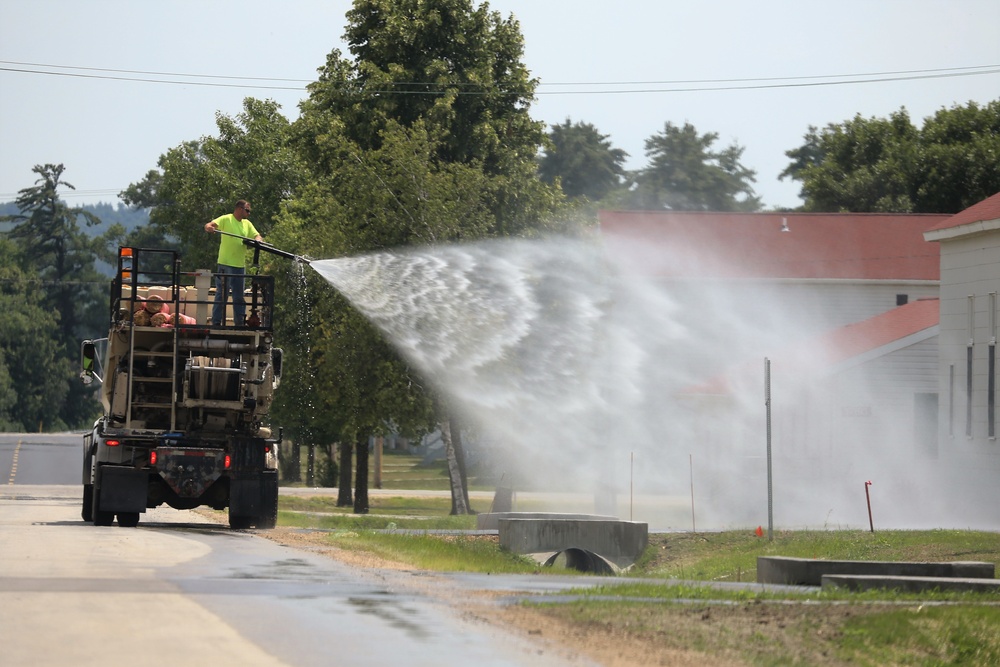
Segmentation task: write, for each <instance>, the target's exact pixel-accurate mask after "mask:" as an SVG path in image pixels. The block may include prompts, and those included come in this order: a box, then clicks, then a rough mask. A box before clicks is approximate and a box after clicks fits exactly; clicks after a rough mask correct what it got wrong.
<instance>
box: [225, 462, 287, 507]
mask: <svg viewBox="0 0 1000 667" xmlns="http://www.w3.org/2000/svg"><path fill="white" fill-rule="evenodd" d="M277 493H278V474H277V472H276V471H273V470H268V471H265V472H263V473H261V475H260V477H255V478H251V479H232V480H230V481H229V511H230V513H231V514H236V515H239V516H264V515H265V513H266V512H267V511H268V509H270V504H271V503H272V502H273V500H271V499H272V498H274V497H275V496H276V495H277Z"/></svg>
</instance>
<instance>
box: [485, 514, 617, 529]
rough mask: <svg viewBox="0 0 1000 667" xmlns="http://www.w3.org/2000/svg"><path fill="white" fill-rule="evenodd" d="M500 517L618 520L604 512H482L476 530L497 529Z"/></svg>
mask: <svg viewBox="0 0 1000 667" xmlns="http://www.w3.org/2000/svg"><path fill="white" fill-rule="evenodd" d="M500 519H545V520H548V521H564V520H571V521H618V517H616V516H608V515H605V514H574V513H569V512H502V511H501V512H483V513H482V514H477V515H476V530H499V529H500V523H499V522H500Z"/></svg>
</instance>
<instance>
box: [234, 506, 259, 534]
mask: <svg viewBox="0 0 1000 667" xmlns="http://www.w3.org/2000/svg"><path fill="white" fill-rule="evenodd" d="M252 525H253V517H252V516H246V515H244V514H233V511H232V508H230V509H229V527H230V528H232V529H233V530H246V529H247V528H249V527H250V526H252Z"/></svg>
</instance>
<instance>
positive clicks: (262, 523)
mask: <svg viewBox="0 0 1000 667" xmlns="http://www.w3.org/2000/svg"><path fill="white" fill-rule="evenodd" d="M264 494H265V496H266V497H265V498H264V514H262V515H261V516H259V517H257V527H258V528H264V529H270V528H274V527H275V526H277V525H278V487H277V486H275V487H274V489H273V491H270V492H268V491H265V492H264Z"/></svg>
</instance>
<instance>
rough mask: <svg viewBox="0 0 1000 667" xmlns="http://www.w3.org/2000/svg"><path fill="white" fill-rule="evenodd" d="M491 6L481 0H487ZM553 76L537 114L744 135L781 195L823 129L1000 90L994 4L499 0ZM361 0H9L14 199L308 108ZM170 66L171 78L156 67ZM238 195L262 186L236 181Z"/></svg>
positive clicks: (4, 6)
mask: <svg viewBox="0 0 1000 667" xmlns="http://www.w3.org/2000/svg"><path fill="white" fill-rule="evenodd" d="M473 2H474V3H476V4H480V3H478V2H477V0H473ZM489 5H490V8H491V9H493V10H495V11H498V12H500V13H501V14H502V15H503V16H505V17H507V16H509V15H511V14H513V16H514V17H515V18H516V19H517V20H518V21H519V22H520V26H521V31H522V34H523V35H524V40H525V53H524V63H525V65H526V66H527V67H528V69H529V70H530V72H531V75H532V76H533V77H536V78H537V79H539V81H540V85H539V87H538V91H537V93H538V94H537V100H536V102H535V103H534V104H533V105H532V108H531V115H532V117H534V118H535V119H536V120H541V121H544V122H545V123H546V124H547V125H553V124H559V123H562V122H564V121H565V120H567V119H570V120H571V121H573V122H586V123H590V124H592V125H594V126H595V127H596V128H597V129H598V131H600V132H601V133H602V134H604V135H607V137H608V141H609V142H610V143H611V144H612V146H614V147H616V148H620V149H623V150H625V151H626V152H627V153H628V154H629V158H628V161H627V163H626V165H625V166H626V168H627V169H639V168H641V167H643V166H644V165H645V163H646V159H645V152H644V144H645V141H646V139H648V138H649V137H651V136H652V135H654V134H656V133H659V132H661V131H662V130H663V127H664V124H665V123H666V122H671V123H673V124H675V125H682V124H684V123H691V124H692V125H693V126H694V127H695V128H696V129H697V130H698V132H699V133H701V134H705V133H708V132H714V133H717V134H718V140H717V141H716V143H715V145H714V148H717V149H722V148H725V147H727V146H729V145H730V144H733V143H737V144H739V145H741V146H743V147H744V149H745V151H744V153H743V160H742V161H743V164H744V166H746V167H748V168H750V169H753V170H755V171H756V172H757V182H756V183H755V185H754V187H755V190H756V193H757V194H758V195H759V196H760V197H761V198H762V199H763V202H764V204H765V206H767V207H769V208H770V207H794V206H798V205H799V204H800V203H801V200H800V199H799V197H798V192H799V184H798V183H797V182H794V181H789V180H788V179H786V180H784V181H780V180H779V179H778V175H779V174H780V173H781V171H782V170H784V169H785V168H786V167H787V166H788V163H789V160H788V157H787V156H786V155H785V152H786V151H788V150H791V149H794V148H797V147H799V146H801V145H802V143H803V137H804V135H805V133H806V132H807V131H808V129H809V126H810V125H813V126H817V127H824V126H826V125H827V124H828V123H841V122H844V121H846V120H849V119H851V118H853V117H854V116H855V115H857V114H860V115H861V116H863V117H866V118H872V117H879V118H884V117H887V116H888V115H889V114H891V113H892V112H894V111H898V110H899V109H900V108H903V107H905V108H906V110H907V111H908V112H909V114H910V117H911V119H912V120H913V122H914V123H916V124H917V125H920V124H921V123H922V121H923V119H925V118H927V117H928V116H931V115H932V114H934V113H935V112H936V111H938V110H939V109H942V108H950V107H952V106H954V105H956V104H961V105H965V104H967V103H968V102H970V101H975V102H977V103H980V104H985V103H987V102H990V101H992V100H996V99H1000V39H997V28H996V26H998V25H1000V2H997V1H996V0H837V1H827V0H788V1H779V0H758V1H757V2H745V1H735V0H705V1H703V2H671V1H667V0H617V1H615V2H611V1H607V0H604V1H601V0H573V1H572V2H570V1H560V0H495V1H493V2H490V3H489ZM350 6H351V3H350V2H349V1H348V0H282V1H281V2H276V1H266V0H238V1H237V0H170V1H169V2H168V1H166V0H162V1H160V2H139V1H136V0H32V1H31V2H25V1H23V0H0V31H2V34H3V38H2V39H0V202H5V201H12V200H13V199H14V198H15V197H16V196H17V192H18V191H19V190H21V189H23V188H26V187H30V186H31V185H33V184H34V182H35V179H36V178H37V177H36V175H35V174H34V173H32V171H31V170H32V168H33V167H34V166H35V165H40V164H47V163H54V164H58V163H62V164H63V165H64V166H65V171H64V173H63V179H64V180H65V181H67V182H69V183H71V184H72V185H74V186H75V187H76V190H75V191H72V190H66V191H65V195H66V199H67V201H69V202H70V203H71V204H74V205H80V204H92V203H97V202H108V203H117V202H118V201H119V200H118V193H119V192H121V191H122V190H123V189H125V188H126V187H128V185H129V184H131V183H135V182H137V181H139V180H141V179H142V177H143V176H144V175H145V174H146V173H147V172H148V171H149V170H150V169H155V168H156V166H157V159H158V158H159V156H160V155H162V154H163V153H165V152H166V151H167V150H169V149H170V148H172V147H175V146H177V145H179V144H181V143H182V142H185V141H190V140H195V139H198V138H201V137H204V136H212V135H215V134H216V124H215V119H216V114H217V113H222V114H225V115H230V116H232V115H235V114H238V113H239V112H240V111H241V108H242V101H243V99H244V98H245V97H256V98H269V99H273V100H275V101H277V102H278V103H279V104H280V105H281V107H282V110H283V112H284V113H285V114H286V115H287V116H288V117H289V118H291V119H294V118H295V117H297V115H298V103H299V101H300V100H301V99H303V97H304V96H305V85H306V84H307V83H308V82H310V81H313V80H315V78H316V70H317V69H318V68H319V67H320V66H321V65H322V64H323V62H324V61H325V59H326V55H327V54H328V53H329V52H330V51H332V50H333V49H341V50H342V51H343V52H344V53H345V54H346V53H347V49H346V47H345V45H344V43H343V41H342V35H343V32H344V26H345V24H346V19H345V13H346V12H347V10H348V9H349V8H350ZM154 73H156V74H154ZM233 195H234V198H236V197H242V196H248V195H249V196H250V197H252V193H233Z"/></svg>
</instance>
